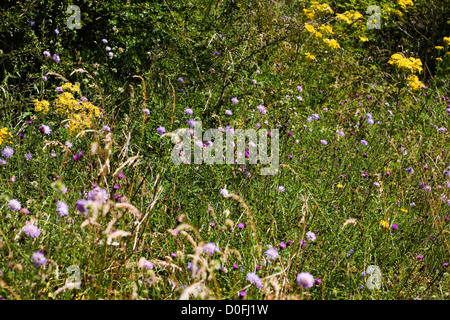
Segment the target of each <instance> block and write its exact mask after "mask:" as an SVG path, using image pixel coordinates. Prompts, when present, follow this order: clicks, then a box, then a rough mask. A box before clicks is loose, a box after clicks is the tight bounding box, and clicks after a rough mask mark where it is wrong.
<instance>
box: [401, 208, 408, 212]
mask: <svg viewBox="0 0 450 320" xmlns="http://www.w3.org/2000/svg"><path fill="white" fill-rule="evenodd" d="M400 211H401V212H403V213H408V210H406V209H401V210H400Z"/></svg>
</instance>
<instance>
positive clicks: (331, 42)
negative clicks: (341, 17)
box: [324, 39, 341, 49]
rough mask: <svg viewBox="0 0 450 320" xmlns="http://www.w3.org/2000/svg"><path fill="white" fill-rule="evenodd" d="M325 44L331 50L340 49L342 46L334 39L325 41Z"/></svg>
mask: <svg viewBox="0 0 450 320" xmlns="http://www.w3.org/2000/svg"><path fill="white" fill-rule="evenodd" d="M324 42H325V43H326V44H327V45H328V46H329V47H330V48H331V49H339V48H340V47H341V46H340V45H339V43H338V42H337V41H336V40H334V39H331V40H330V39H325V40H324Z"/></svg>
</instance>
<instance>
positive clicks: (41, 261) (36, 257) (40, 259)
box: [31, 251, 47, 267]
mask: <svg viewBox="0 0 450 320" xmlns="http://www.w3.org/2000/svg"><path fill="white" fill-rule="evenodd" d="M31 259H32V260H33V262H34V266H35V267H39V266H40V265H45V264H46V263H47V259H46V258H45V257H44V253H43V252H42V251H39V252H35V253H33V254H32V255H31Z"/></svg>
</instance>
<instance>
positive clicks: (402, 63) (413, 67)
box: [388, 53, 423, 73]
mask: <svg viewBox="0 0 450 320" xmlns="http://www.w3.org/2000/svg"><path fill="white" fill-rule="evenodd" d="M388 63H389V64H392V65H394V66H396V67H397V68H399V69H401V70H402V69H403V70H404V71H409V72H411V73H416V72H418V73H421V72H422V70H423V69H422V61H420V59H414V58H412V57H410V58H409V59H407V58H405V57H404V56H403V55H401V54H399V53H394V54H393V55H392V56H391V59H389V61H388Z"/></svg>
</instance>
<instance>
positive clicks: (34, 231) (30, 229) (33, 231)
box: [23, 224, 41, 238]
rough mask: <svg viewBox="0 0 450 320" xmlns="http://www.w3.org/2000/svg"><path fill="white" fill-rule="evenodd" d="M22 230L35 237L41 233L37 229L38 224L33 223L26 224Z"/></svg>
mask: <svg viewBox="0 0 450 320" xmlns="http://www.w3.org/2000/svg"><path fill="white" fill-rule="evenodd" d="M23 232H25V234H26V235H27V236H30V237H32V238H36V237H37V236H38V235H40V234H41V231H40V230H39V228H38V226H35V225H33V224H27V225H26V226H25V227H24V228H23Z"/></svg>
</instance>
